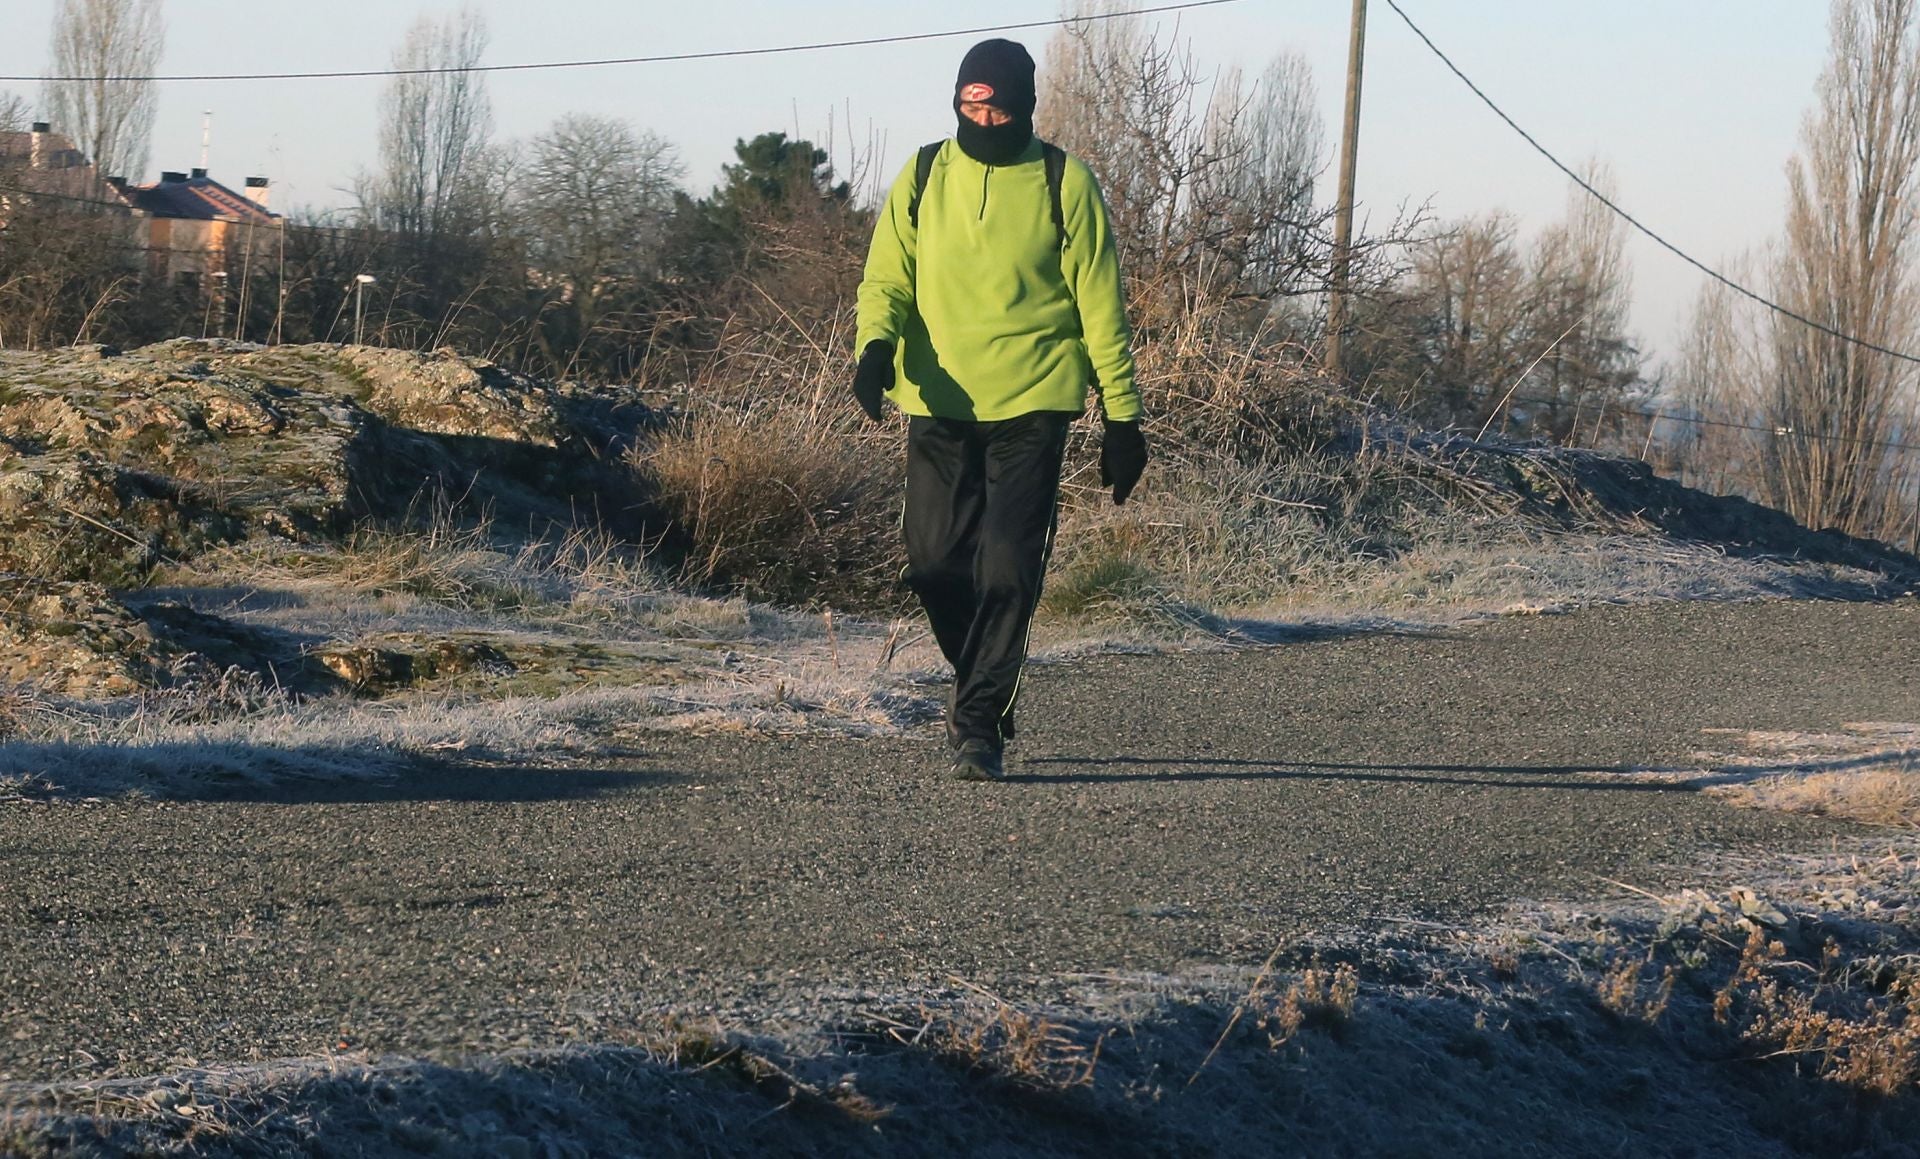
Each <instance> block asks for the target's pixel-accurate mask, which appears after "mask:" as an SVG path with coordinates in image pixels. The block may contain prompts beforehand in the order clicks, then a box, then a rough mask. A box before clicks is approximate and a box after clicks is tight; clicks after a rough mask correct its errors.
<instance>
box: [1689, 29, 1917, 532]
mask: <svg viewBox="0 0 1920 1159" xmlns="http://www.w3.org/2000/svg"><path fill="white" fill-rule="evenodd" d="M1787 179H1788V209H1787V220H1786V229H1785V232H1784V234H1783V236H1782V238H1781V240H1780V242H1779V244H1778V245H1777V246H1776V247H1775V248H1774V249H1773V250H1772V252H1771V255H1770V257H1771V260H1770V270H1769V273H1770V283H1771V289H1772V294H1773V297H1774V298H1775V299H1776V300H1778V301H1780V302H1781V303H1782V304H1783V305H1785V306H1786V307H1787V308H1789V309H1791V310H1793V311H1794V312H1795V313H1797V314H1800V315H1801V316H1803V317H1806V318H1809V319H1812V320H1814V321H1816V322H1819V323H1820V324H1821V325H1823V326H1825V327H1827V328H1828V329H1830V330H1832V331H1837V332H1839V333H1840V334H1844V335H1848V336H1850V337H1852V338H1857V339H1860V340H1861V341H1863V342H1867V343H1872V344H1873V345H1875V346H1878V347H1882V348H1884V349H1891V350H1903V351H1912V350H1914V349H1916V348H1920V276H1917V275H1920V265H1917V264H1916V259H1917V258H1920V253H1916V226H1920V0H1832V6H1831V15H1830V20H1829V45H1828V58H1827V65H1826V70H1825V71H1824V72H1823V73H1822V75H1821V78H1820V83H1819V88H1818V91H1817V104H1816V105H1815V107H1814V109H1813V110H1811V111H1810V112H1809V114H1808V116H1807V118H1806V121H1805V123H1804V125H1803V126H1802V129H1801V143H1800V150H1799V152H1798V154H1797V155H1796V156H1795V157H1794V158H1793V159H1792V160H1791V161H1790V162H1789V164H1788V167H1787ZM1754 309H1755V308H1752V307H1749V306H1746V305H1735V304H1733V303H1731V302H1730V301H1729V300H1727V299H1726V298H1725V297H1724V295H1712V296H1710V297H1709V299H1708V300H1706V301H1703V303H1702V307H1701V309H1700V310H1699V311H1698V312H1697V313H1696V318H1695V327H1694V331H1695V332H1694V340H1693V346H1694V348H1695V349H1694V350H1692V351H1690V352H1689V356H1688V360H1687V362H1686V363H1685V364H1684V365H1685V367H1686V369H1687V371H1688V378H1689V382H1688V387H1689V389H1690V391H1691V392H1692V393H1693V394H1694V395H1696V396H1697V397H1699V398H1701V399H1702V400H1703V401H1705V402H1707V403H1708V404H1709V405H1712V406H1713V407H1715V408H1716V409H1718V410H1720V411H1721V412H1722V413H1726V414H1730V415H1731V416H1733V417H1734V418H1735V419H1737V420H1740V421H1744V422H1748V423H1751V424H1753V425H1756V426H1759V427H1761V428H1763V430H1764V433H1761V434H1759V435H1758V436H1757V438H1756V439H1755V440H1754V442H1755V447H1754V455H1753V457H1754V458H1755V459H1757V460H1758V462H1759V475H1760V477H1759V479H1758V480H1756V481H1755V482H1756V489H1757V490H1758V491H1759V492H1760V494H1761V497H1762V498H1764V499H1765V500H1766V501H1768V502H1770V503H1772V504H1774V505H1775V506H1778V507H1781V508H1783V509H1784V510H1786V511H1788V512H1789V513H1791V514H1792V515H1793V516H1794V517H1796V518H1797V519H1799V520H1800V521H1801V522H1803V523H1806V524H1808V525H1810V526H1814V527H1827V526H1833V527H1839V528H1842V529H1844V530H1847V531H1850V532H1855V533H1868V534H1887V535H1891V534H1895V533H1898V532H1899V531H1901V530H1902V529H1903V528H1905V527H1908V526H1910V521H1911V520H1912V519H1913V517H1914V506H1913V504H1912V502H1911V500H1910V499H1909V498H1908V495H1907V489H1908V488H1909V487H1910V486H1911V485H1912V484H1913V482H1914V479H1915V476H1916V464H1915V463H1914V461H1913V459H1912V458H1911V457H1907V456H1905V455H1903V454H1902V453H1901V452H1898V451H1895V450H1894V449H1892V446H1891V444H1893V443H1895V442H1898V441H1900V440H1902V439H1911V438H1913V437H1914V435H1915V431H1916V426H1915V421H1916V417H1920V407H1917V406H1916V400H1915V390H1916V382H1917V381H1920V379H1917V378H1916V375H1915V374H1914V370H1913V366H1912V364H1911V363H1907V362H1904V361H1902V360H1900V359H1896V358H1893V357H1890V356H1888V355H1885V354H1881V353H1877V352H1875V351H1873V350H1869V349H1867V348H1866V347H1864V346H1862V345H1860V344H1859V343H1858V342H1850V341H1847V340H1846V339H1844V338H1840V337H1836V336H1835V335H1834V334H1831V333H1825V332H1822V331H1821V330H1819V329H1816V328H1814V327H1810V326H1807V325H1805V324H1803V323H1801V322H1798V321H1795V320H1794V319H1791V318H1787V317H1784V316H1781V315H1778V314H1772V313H1769V314H1768V315H1766V316H1764V317H1758V316H1756V315H1755V313H1754Z"/></svg>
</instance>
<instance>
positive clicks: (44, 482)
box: [0, 339, 651, 587]
mask: <svg viewBox="0 0 1920 1159" xmlns="http://www.w3.org/2000/svg"><path fill="white" fill-rule="evenodd" d="M650 420H651V415H650V413H649V412H648V411H647V409H646V408H645V407H644V406H642V405H640V404H639V403H638V402H636V401H634V400H632V399H631V398H629V397H627V396H625V395H623V394H621V393H620V392H617V391H613V390H609V389H597V388H592V387H586V386H581V385H577V384H554V383H545V382H536V381H533V380H531V379H526V378H523V377H520V376H518V375H514V374H511V373H509V372H507V371H505V370H502V369H501V368H499V367H497V366H495V365H493V364H491V363H489V362H486V361H483V360H478V359H469V358H462V357H459V356H457V355H454V354H451V353H448V352H440V353H436V354H415V353H411V352H403V351H393V350H373V349H368V348H364V347H338V346H305V347H279V348H274V349H266V348H262V347H255V346H248V345H242V344H238V343H231V342H224V341H190V340H184V339H183V340H176V341H173V342H165V343H160V344H158V345H155V346H149V347H146V348H143V349H140V350H135V351H129V352H125V353H122V352H118V351H114V350H112V349H111V348H105V347H88V348H80V349H76V350H66V351H53V352H45V353H17V352H4V351H0V571H6V572H14V573H18V574H22V575H27V576H32V577H35V578H40V579H53V580H79V579H88V580H93V581H96V582H99V583H103V584H106V585H109V586H112V587H134V586H138V584H139V583H140V582H141V580H142V578H143V576H144V575H145V573H146V572H148V571H149V570H151V568H152V567H153V566H154V565H155V564H157V563H160V562H163V561H165V560H168V559H183V558H186V557H189V556H191V555H193V554H194V553H196V552H198V551H200V550H203V549H204V548H206V547H207V546H209V545H212V544H216V543H224V542H231V541H234V540H237V539H241V538H245V537H247V536H250V535H259V534H270V535H276V536H281V537H285V538H288V539H293V540H297V541H313V540H323V539H326V538H330V537H332V536H335V535H338V534H340V533H341V532H343V531H345V530H346V529H347V528H348V527H349V526H350V525H351V524H352V523H353V522H354V521H355V520H356V519H359V518H361V517H363V516H368V515H393V514H399V513H401V512H404V511H406V510H408V509H410V508H413V507H416V506H417V505H419V504H420V503H421V502H422V497H423V496H433V495H436V494H439V495H446V496H452V497H455V498H457V499H459V500H460V501H462V502H466V503H471V504H475V505H485V506H487V507H488V508H489V509H490V510H492V511H493V512H494V513H495V514H496V516H497V517H500V518H503V519H511V520H514V521H515V522H520V523H522V524H524V522H525V520H527V519H528V518H532V519H544V520H560V521H566V520H570V519H572V518H574V517H575V515H574V513H575V512H580V511H586V512H591V513H593V515H592V517H593V518H595V519H596V520H599V521H601V522H615V523H618V522H620V521H622V520H624V521H626V522H628V523H633V522H635V521H636V519H637V512H638V499H637V497H635V496H632V495H630V494H628V492H630V491H631V489H632V483H631V481H630V478H629V477H628V476H627V474H626V473H625V472H623V471H618V470H614V469H609V468H608V467H607V466H606V464H608V463H610V462H612V461H613V460H614V459H615V458H617V453H618V451H619V450H620V449H621V448H622V446H623V445H624V444H626V443H627V442H630V441H631V440H632V438H633V437H634V436H635V434H636V433H637V432H638V431H639V430H640V429H642V428H643V427H645V426H646V425H647V424H648V423H649V421H650Z"/></svg>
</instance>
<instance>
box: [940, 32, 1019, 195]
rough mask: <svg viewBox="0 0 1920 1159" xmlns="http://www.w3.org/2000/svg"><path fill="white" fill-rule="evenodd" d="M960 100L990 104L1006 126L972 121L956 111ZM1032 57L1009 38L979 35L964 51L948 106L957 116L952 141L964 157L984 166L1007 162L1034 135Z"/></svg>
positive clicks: (958, 110) (1016, 154)
mask: <svg viewBox="0 0 1920 1159" xmlns="http://www.w3.org/2000/svg"><path fill="white" fill-rule="evenodd" d="M962 101H978V102H979V103H981V104H983V105H992V106H993V107H994V108H996V109H999V110H1000V111H1002V112H1004V113H1006V114H1007V115H1008V116H1010V117H1012V118H1013V120H1012V122H1011V123H1009V124H1005V125H976V124H974V123H973V122H972V121H970V120H968V119H967V118H966V117H964V116H960V104H961V102H962ZM1033 106H1034V89H1033V58H1032V57H1031V56H1028V55H1027V50H1026V49H1025V48H1023V47H1021V46H1020V45H1018V44H1016V43H1014V42H1013V41H1011V40H983V41H981V42H980V43H979V44H976V45H974V46H973V47H972V48H970V49H968V50H967V55H966V58H965V59H964V60H962V61H961V62H960V75H959V77H958V78H957V79H956V80H955V81H954V84H953V111H954V115H955V116H956V117H958V118H959V127H958V128H957V129H956V130H955V132H954V140H955V141H957V142H958V143H959V145H960V148H961V149H963V150H965V152H966V153H967V155H968V156H970V157H972V158H973V159H974V160H976V161H980V162H983V163H985V164H988V165H1010V164H1012V163H1013V162H1014V161H1016V160H1018V159H1019V157H1020V154H1021V153H1023V152H1025V151H1026V148H1027V144H1028V143H1029V142H1030V141H1032V140H1033Z"/></svg>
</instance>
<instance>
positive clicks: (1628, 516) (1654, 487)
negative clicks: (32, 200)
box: [1406, 434, 1920, 585]
mask: <svg viewBox="0 0 1920 1159" xmlns="http://www.w3.org/2000/svg"><path fill="white" fill-rule="evenodd" d="M1406 447H1407V449H1408V450H1409V452H1410V453H1412V454H1415V455H1418V456H1419V457H1421V458H1423V459H1425V460H1427V461H1428V462H1429V463H1431V464H1433V465H1434V467H1435V469H1436V470H1438V471H1440V472H1442V473H1444V474H1446V475H1448V476H1450V477H1449V478H1447V479H1446V480H1445V482H1446V486H1445V487H1443V488H1441V490H1442V492H1443V493H1444V492H1445V491H1449V490H1450V491H1452V492H1453V493H1455V494H1456V495H1458V494H1459V493H1461V492H1463V491H1464V492H1467V493H1470V494H1471V495H1472V498H1473V501H1474V502H1477V503H1482V504H1490V505H1494V506H1498V507H1503V508H1505V509H1506V510H1508V511H1511V512H1514V513H1517V514H1521V515H1523V516H1525V517H1527V518H1528V519H1530V520H1532V521H1535V522H1538V523H1540V524H1542V525H1544V526H1545V527H1546V528H1548V529H1550V530H1582V531H1594V530H1598V531H1604V532H1613V533H1620V534H1627V535H1659V536H1665V537H1667V538H1669V539H1676V540H1683V541H1688V542H1693V543H1704V544H1711V545H1713V546H1715V547H1718V548H1721V549H1723V550H1725V551H1727V552H1728V553H1729V554H1738V555H1752V556H1770V557H1778V558H1782V559H1789V560H1794V561H1798V562H1806V563H1824V564H1832V565H1834V566H1837V567H1847V568H1855V569H1858V570H1860V571H1865V572H1872V573H1875V574H1878V575H1880V576H1884V577H1886V579H1888V580H1889V581H1891V582H1892V583H1893V584H1895V585H1913V584H1920V558H1916V557H1915V556H1913V555H1910V554H1908V553H1907V552H1904V551H1901V550H1899V549H1898V548H1895V547H1892V546H1890V545H1888V544H1885V543H1881V542H1880V541H1878V540H1873V539H1862V538H1859V537H1857V536H1852V535H1847V534H1845V533H1844V532H1840V531H1836V530H1833V529H1831V528H1828V529H1825V530H1817V531H1816V530H1812V529H1809V528H1807V527H1805V526H1803V525H1802V524H1800V523H1799V522H1798V521H1796V520H1795V519H1794V518H1793V517H1792V516H1791V515H1788V514H1787V513H1786V512H1784V511H1779V510H1776V509H1774V508H1771V507H1765V506H1762V505H1761V504H1758V503H1755V502H1753V501H1751V500H1749V499H1744V498H1741V497H1740V496H1737V495H1710V494H1708V493H1707V492H1705V491H1698V490H1695V489H1694V488H1692V487H1687V486H1685V485H1683V484H1680V483H1677V482H1675V481H1674V480H1672V479H1667V478H1663V477H1662V476H1659V475H1656V474H1654V471H1653V468H1652V467H1650V466H1648V465H1647V464H1646V463H1644V462H1642V461H1640V460H1639V459H1631V458H1627V457H1625V456H1622V455H1610V454H1603V453H1601V452H1597V451H1583V450H1572V449H1567V448H1562V447H1551V446H1542V445H1535V444H1511V443H1501V442H1497V441H1493V442H1489V441H1479V440H1474V439H1468V438H1466V437H1464V436H1458V435H1439V434H1422V435H1414V436H1412V437H1411V438H1409V439H1408V440H1407V442H1406Z"/></svg>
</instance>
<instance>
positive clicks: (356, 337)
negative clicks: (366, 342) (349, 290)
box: [353, 274, 374, 346]
mask: <svg viewBox="0 0 1920 1159" xmlns="http://www.w3.org/2000/svg"><path fill="white" fill-rule="evenodd" d="M373 283H374V277H373V275H372V274H356V275H354V279H353V344H354V345H355V346H359V345H360V344H361V341H360V339H361V337H362V334H363V332H364V329H365V323H366V317H367V312H366V301H365V295H364V291H365V290H366V288H367V287H368V286H371V285H372V284H373Z"/></svg>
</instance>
